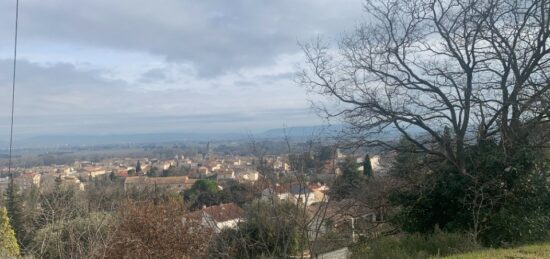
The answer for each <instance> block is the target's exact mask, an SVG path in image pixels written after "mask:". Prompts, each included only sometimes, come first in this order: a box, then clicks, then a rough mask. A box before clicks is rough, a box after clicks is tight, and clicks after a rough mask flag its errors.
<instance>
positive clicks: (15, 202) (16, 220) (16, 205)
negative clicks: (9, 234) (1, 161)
mask: <svg viewBox="0 0 550 259" xmlns="http://www.w3.org/2000/svg"><path fill="white" fill-rule="evenodd" d="M5 197H6V208H7V211H8V216H9V221H10V222H11V225H12V226H13V229H14V230H15V236H16V238H17V241H18V242H19V243H20V244H21V242H22V238H23V231H24V221H23V212H22V210H23V207H22V206H23V204H22V203H23V201H22V199H21V196H20V194H19V187H18V186H17V184H16V183H15V181H14V180H13V177H10V182H9V184H8V188H7V190H6V194H5Z"/></svg>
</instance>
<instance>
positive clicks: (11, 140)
mask: <svg viewBox="0 0 550 259" xmlns="http://www.w3.org/2000/svg"><path fill="white" fill-rule="evenodd" d="M18 29H19V0H16V2H15V32H14V37H13V38H14V41H13V43H14V44H13V76H12V84H11V122H10V148H9V155H8V175H9V176H10V178H11V179H12V180H13V174H12V171H11V170H12V151H13V117H14V114H15V76H16V71H17V32H18Z"/></svg>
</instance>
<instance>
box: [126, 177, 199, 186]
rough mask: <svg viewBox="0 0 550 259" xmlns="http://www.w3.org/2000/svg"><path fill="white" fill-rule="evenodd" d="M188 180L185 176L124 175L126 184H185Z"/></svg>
mask: <svg viewBox="0 0 550 259" xmlns="http://www.w3.org/2000/svg"><path fill="white" fill-rule="evenodd" d="M188 181H189V178H188V177H187V176H170V177H147V176H130V177H126V181H125V183H126V184H151V185H153V184H186V183H187V182H188Z"/></svg>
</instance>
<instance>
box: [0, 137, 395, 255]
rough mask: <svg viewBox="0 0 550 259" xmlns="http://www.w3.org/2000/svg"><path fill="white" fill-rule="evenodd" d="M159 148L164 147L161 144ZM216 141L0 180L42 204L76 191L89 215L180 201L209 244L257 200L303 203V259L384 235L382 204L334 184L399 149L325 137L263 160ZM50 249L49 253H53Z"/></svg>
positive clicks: (379, 165)
mask: <svg viewBox="0 0 550 259" xmlns="http://www.w3.org/2000/svg"><path fill="white" fill-rule="evenodd" d="M245 144H246V143H245ZM256 145H261V143H256ZM303 145H305V143H295V144H294V146H296V147H298V146H303ZM310 145H311V144H310ZM244 146H246V145H244ZM159 147H160V149H162V145H159ZM217 147H218V145H216V143H211V142H207V143H206V144H205V145H204V146H203V147H200V146H199V147H195V148H184V149H179V150H178V149H177V150H171V152H170V153H176V154H175V155H173V157H171V158H169V159H167V158H165V159H161V158H157V157H154V156H140V157H135V156H134V157H117V156H115V155H112V157H108V158H105V157H102V158H97V157H96V159H97V161H84V160H76V161H74V162H73V163H70V164H48V165H38V166H29V167H16V168H13V171H14V174H13V179H12V178H10V177H4V178H0V179H1V180H0V186H1V187H0V188H1V189H2V191H3V192H8V193H10V192H13V191H14V190H13V188H16V190H17V192H18V193H17V194H15V195H19V197H21V198H22V199H25V200H27V199H31V200H32V199H35V200H36V199H37V200H41V199H44V198H45V197H46V196H48V195H52V194H53V193H56V192H60V191H65V192H68V193H72V194H71V195H72V196H73V197H72V198H71V199H79V201H75V202H76V203H87V204H88V206H87V208H79V209H84V210H86V211H87V212H86V213H98V212H101V213H107V214H109V213H116V209H119V208H120V207H121V206H122V207H123V206H126V205H128V204H133V202H138V203H139V202H148V201H154V202H155V203H156V202H161V203H163V202H175V204H173V206H175V207H177V208H179V210H180V211H179V214H178V215H179V216H178V217H179V218H180V220H184V221H186V222H188V223H191V222H196V223H193V224H197V225H198V226H201V227H203V228H206V229H208V231H209V232H207V233H210V234H209V235H208V236H209V240H205V243H204V244H201V246H203V247H205V248H207V247H210V246H212V242H213V241H212V240H216V237H217V236H220V235H222V234H223V233H225V232H227V231H228V230H231V229H232V230H235V229H238V228H239V226H240V225H242V224H245V222H246V221H247V220H249V219H248V217H249V216H247V212H246V210H250V208H251V207H253V206H258V205H257V204H259V203H266V204H271V203H273V202H275V203H277V204H278V203H280V202H282V203H281V204H286V203H288V204H289V205H293V206H296V207H295V208H296V210H297V211H301V210H302V209H303V213H297V212H294V213H296V214H291V215H288V216H292V217H298V216H301V217H304V222H302V223H301V224H306V225H307V226H306V227H305V229H306V230H307V235H308V236H309V237H308V239H310V240H311V242H308V244H307V248H306V247H305V246H303V245H304V244H302V246H296V247H290V248H289V249H292V251H293V252H292V253H296V254H297V255H299V254H301V255H302V256H304V255H307V256H311V255H312V253H313V254H315V255H322V254H324V253H329V254H330V253H336V254H344V255H345V254H348V253H349V251H348V250H347V248H346V246H347V245H349V244H351V243H353V242H355V241H357V240H359V238H361V237H366V236H367V235H379V234H380V233H382V232H383V231H384V228H383V226H384V224H383V222H384V213H385V211H384V210H385V207H384V206H379V204H378V203H377V206H376V207H374V206H361V204H362V203H365V202H366V201H365V200H355V197H354V196H353V195H346V194H344V193H345V191H346V190H345V189H346V188H348V186H345V184H341V186H338V187H335V188H340V189H341V190H339V191H337V192H333V191H332V190H331V187H333V186H335V184H337V181H336V179H340V178H344V176H343V175H344V174H350V172H349V171H348V172H344V171H343V170H349V169H346V168H343V167H346V166H349V165H350V164H351V165H353V166H354V169H353V171H352V172H351V173H353V174H355V175H356V176H357V179H360V177H361V175H365V174H368V175H370V176H369V177H375V176H376V178H377V179H380V180H381V179H384V176H385V175H387V173H388V171H389V168H390V167H391V164H392V163H393V162H392V161H393V160H394V157H395V153H392V152H389V153H381V154H366V153H365V152H347V151H346V152H342V151H341V149H340V148H337V147H335V146H331V145H321V144H320V143H319V144H318V145H317V146H316V147H315V148H310V149H309V151H303V152H294V153H281V154H268V155H261V156H258V155H257V154H254V153H253V152H252V150H254V148H248V149H249V150H250V152H249V154H248V155H229V154H222V153H220V152H217V151H218V148H217ZM240 148H241V149H242V146H241V147H240ZM144 150H147V148H144ZM190 150H194V151H190ZM196 150H200V151H198V152H197V151H196ZM177 152H181V153H177ZM246 152H247V151H246V150H245V151H242V150H241V152H240V153H246ZM151 153H152V154H154V153H155V152H151ZM138 155H143V154H138ZM53 156H55V155H53ZM60 156H63V153H61V155H60ZM163 156H166V154H163ZM365 159H368V162H367V163H365V161H366V160H365ZM23 160H24V158H21V161H20V162H21V163H23ZM50 160H52V161H55V159H50ZM365 167H368V168H367V169H365ZM366 170H368V171H369V172H366ZM2 172H3V174H4V175H6V173H7V168H6V167H3V168H2ZM10 188H11V190H10ZM348 191H349V190H348ZM33 195H34V197H33ZM332 195H335V198H331V196H332ZM361 198H364V197H361ZM91 204H94V205H91ZM41 206H44V205H43V204H42V205H39V206H38V207H36V208H25V209H24V210H29V211H33V210H35V212H34V213H29V214H31V215H33V214H36V213H37V212H36V211H42V210H43V209H44V208H42V207H41ZM77 207H78V206H77ZM59 209H62V210H65V209H66V208H59ZM73 209H75V208H73ZM58 213H59V212H58ZM59 214H62V213H59ZM34 220H36V219H34ZM65 220H69V218H68V219H65ZM328 222H330V223H328ZM52 223H53V222H52ZM35 224H36V222H35ZM50 224H51V223H50ZM299 226H300V225H298V224H296V225H294V226H293V228H295V229H299ZM302 227H303V226H302ZM38 231H40V230H38ZM329 233H332V234H334V233H338V235H339V236H338V238H337V242H335V241H334V237H328V235H329ZM272 234H273V233H272ZM285 234H288V233H285ZM325 236H327V238H324V237H325ZM33 242H35V241H30V244H29V245H31V246H32V243H33ZM40 242H50V241H48V240H40ZM218 242H219V241H218ZM297 247H301V248H300V249H297ZM43 253H44V255H46V253H47V251H43ZM285 253H286V252H285Z"/></svg>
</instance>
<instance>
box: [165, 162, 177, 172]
mask: <svg viewBox="0 0 550 259" xmlns="http://www.w3.org/2000/svg"><path fill="white" fill-rule="evenodd" d="M175 165H176V161H174V160H166V161H164V162H163V163H162V169H163V170H168V169H169V168H170V167H172V166H175Z"/></svg>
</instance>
